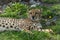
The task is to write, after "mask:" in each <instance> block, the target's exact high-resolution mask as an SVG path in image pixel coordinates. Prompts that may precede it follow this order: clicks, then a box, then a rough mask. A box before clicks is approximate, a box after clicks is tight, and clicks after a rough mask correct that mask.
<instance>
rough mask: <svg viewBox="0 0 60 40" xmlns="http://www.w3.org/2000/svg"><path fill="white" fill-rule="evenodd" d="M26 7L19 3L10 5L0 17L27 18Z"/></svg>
mask: <svg viewBox="0 0 60 40" xmlns="http://www.w3.org/2000/svg"><path fill="white" fill-rule="evenodd" d="M27 8H28V6H27V5H24V4H20V3H12V5H9V6H7V7H6V8H5V10H4V13H3V14H1V15H0V16H1V17H12V18H26V17H27Z"/></svg>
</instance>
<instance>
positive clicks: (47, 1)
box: [41, 0, 60, 3]
mask: <svg viewBox="0 0 60 40" xmlns="http://www.w3.org/2000/svg"><path fill="white" fill-rule="evenodd" d="M41 1H42V2H45V3H58V2H59V1H60V0H41Z"/></svg>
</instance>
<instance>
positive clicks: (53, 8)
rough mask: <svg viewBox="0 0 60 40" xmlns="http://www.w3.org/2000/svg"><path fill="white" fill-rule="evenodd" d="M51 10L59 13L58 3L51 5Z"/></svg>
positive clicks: (59, 6)
mask: <svg viewBox="0 0 60 40" xmlns="http://www.w3.org/2000/svg"><path fill="white" fill-rule="evenodd" d="M51 10H52V11H53V12H55V13H56V14H57V15H60V4H55V5H53V6H52V7H51Z"/></svg>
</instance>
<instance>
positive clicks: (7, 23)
mask: <svg viewBox="0 0 60 40" xmlns="http://www.w3.org/2000/svg"><path fill="white" fill-rule="evenodd" d="M39 19H40V10H38V9H32V10H30V11H29V13H28V18H26V19H14V18H5V17H0V32H1V31H6V30H9V31H10V30H14V31H23V30H28V31H29V30H39V29H40V28H41V27H42V26H41V24H40V22H39Z"/></svg>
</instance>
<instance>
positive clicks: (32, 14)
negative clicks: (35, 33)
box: [28, 9, 41, 21]
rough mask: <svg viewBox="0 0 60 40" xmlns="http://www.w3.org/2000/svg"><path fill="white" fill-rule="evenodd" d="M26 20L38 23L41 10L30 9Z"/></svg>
mask: <svg viewBox="0 0 60 40" xmlns="http://www.w3.org/2000/svg"><path fill="white" fill-rule="evenodd" d="M28 18H30V19H31V20H33V21H38V20H40V18H41V10H40V9H31V10H30V11H29V14H28Z"/></svg>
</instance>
